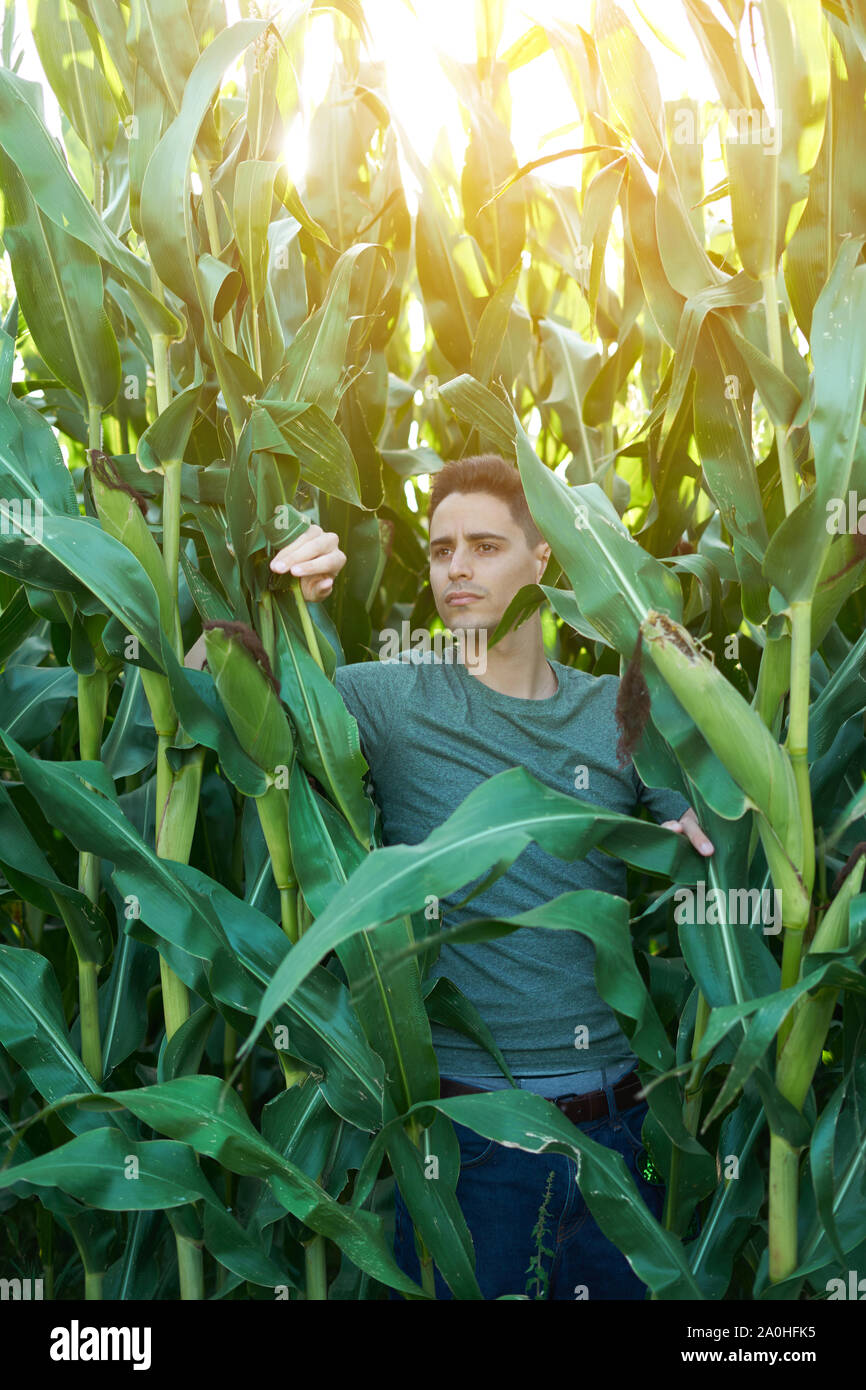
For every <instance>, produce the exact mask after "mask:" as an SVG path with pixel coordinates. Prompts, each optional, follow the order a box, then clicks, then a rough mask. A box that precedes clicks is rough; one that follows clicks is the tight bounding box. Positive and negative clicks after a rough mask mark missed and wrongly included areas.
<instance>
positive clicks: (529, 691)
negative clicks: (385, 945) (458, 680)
mask: <svg viewBox="0 0 866 1390" xmlns="http://www.w3.org/2000/svg"><path fill="white" fill-rule="evenodd" d="M467 645H469V644H467ZM481 651H482V652H485V648H484V647H481ZM485 655H486V666H485V663H484V661H483V660H482V661H480V662H478V661H476V662H474V663H473V662H471V661H469V660H467V662H466V669H467V671H468V672H469V674H470V675H472V676H474V677H475V679H476V680H478V681H480V682H481V684H482V685H486V686H487V687H488V688H489V689H490V690H498V691H499V693H500V694H501V695H510V696H511V697H512V698H513V699H518V700H549V699H550V697H551V695H555V694H556V691H557V690H558V688H559V683H558V680H557V677H556V675H555V673H554V671H553V668H552V666H551V665H550V663H549V662H548V660H547V657H546V656H545V654H544V642H543V639H542V635H541V622H540V620H539V617H538V614H537V613H536V614H535V615H534V617H532V618H530V619H529V620H528V621H527V622H526V623H523V624H522V625H521V626H520V627H519V628H518V629H517V631H516V632H509V633H508V635H507V636H506V637H503V638H502V640H501V641H500V642H497V643H496V646H495V647H487V648H486V652H485Z"/></svg>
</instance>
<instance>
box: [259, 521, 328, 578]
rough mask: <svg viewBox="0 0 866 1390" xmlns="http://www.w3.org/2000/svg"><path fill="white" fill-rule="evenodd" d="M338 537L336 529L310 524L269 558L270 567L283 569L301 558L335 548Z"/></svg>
mask: <svg viewBox="0 0 866 1390" xmlns="http://www.w3.org/2000/svg"><path fill="white" fill-rule="evenodd" d="M339 544H340V538H339V536H338V535H337V533H336V531H323V530H322V528H321V526H311V527H310V528H309V529H308V530H307V531H305V532H304V534H303V535H302V536H298V537H297V538H296V539H295V540H293V541H291V542H290V543H289V544H288V545H284V546H283V547H282V549H281V550H278V551H277V553H276V555H275V556H274V557H273V559H272V560H271V569H274V570H277V571H284V570H287V569H289V568H290V567H291V566H292V565H296V564H298V563H299V562H300V561H302V560H309V559H313V558H314V557H315V556H317V555H325V554H328V553H329V552H330V551H332V550H336V549H337V547H338V545H339Z"/></svg>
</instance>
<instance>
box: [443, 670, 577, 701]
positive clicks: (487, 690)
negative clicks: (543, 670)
mask: <svg viewBox="0 0 866 1390" xmlns="http://www.w3.org/2000/svg"><path fill="white" fill-rule="evenodd" d="M547 661H548V665H549V666H550V667H551V669H552V670H553V674H554V675H555V676H556V689H555V690H554V692H553V694H552V695H546V696H544V697H543V698H542V699H540V700H533V699H532V698H531V697H530V698H527V697H525V696H523V695H506V694H505V693H504V691H502V690H494V689H493V687H492V686H489V685H485V684H484V682H483V681H480V680H479V679H478V677H477V676H473V675H472V674H471V673H470V672H469V671H468V670H467V669H466V666H465V663H464V662H462V661H457V662H455V663H454V666H455V669H456V670H458V671H459V672H460V680H461V681H463V683H464V685H466V684H468V685H469V686H470V687H474V686H479V687H481V689H482V690H483V692H484V700H485V701H486V702H487V703H488V704H494V705H499V706H500V707H501V708H502V709H520V708H522V707H524V706H525V707H526V708H527V709H533V710H536V711H537V710H539V709H550V708H551V706H553V705H555V704H556V703H557V702H558V701H560V700H561V699H562V692H563V685H564V681H563V676H562V673H563V670H564V669H565V668H564V667H563V666H562V665H561V663H560V662H558V661H552V660H551V658H550V657H548V658H547Z"/></svg>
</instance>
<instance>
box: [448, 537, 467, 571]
mask: <svg viewBox="0 0 866 1390" xmlns="http://www.w3.org/2000/svg"><path fill="white" fill-rule="evenodd" d="M470 572H471V564H470V555H469V549H468V547H467V546H462V545H455V547H454V554H453V555H452V556H451V564H450V565H449V566H448V578H449V579H457V578H458V576H459V575H461V574H469V573H470Z"/></svg>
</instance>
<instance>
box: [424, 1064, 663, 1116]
mask: <svg viewBox="0 0 866 1390" xmlns="http://www.w3.org/2000/svg"><path fill="white" fill-rule="evenodd" d="M486 1089H487V1088H486V1087H485V1086H469V1085H466V1084H465V1083H464V1082H462V1081H450V1080H449V1079H448V1078H447V1077H444V1076H442V1077H440V1078H439V1095H440V1098H441V1099H442V1100H448V1099H450V1098H451V1097H452V1096H469V1095H476V1094H477V1093H478V1092H479V1091H485V1090H486ZM642 1089H643V1083H642V1081H641V1079H640V1077H639V1076H638V1074H637V1072H636V1071H630V1072H629V1074H628V1076H624V1077H623V1078H622V1081H618V1082H617V1083H616V1085H615V1086H614V1088H613V1094H614V1099H615V1100H616V1104H617V1109H618V1110H627V1109H628V1108H629V1106H630V1105H634V1103H635V1101H636V1100H637V1099H638V1097H639V1095H640V1092H641V1090H642ZM553 1103H554V1105H556V1106H558V1107H559V1109H560V1110H561V1111H562V1113H563V1115H566V1116H567V1117H568V1119H569V1120H571V1121H572V1123H573V1124H576V1125H584V1124H587V1123H588V1122H589V1121H590V1120H599V1119H601V1118H602V1116H604V1115H609V1114H610V1107H609V1106H608V1103H607V1095H606V1093H605V1092H604V1091H588V1092H587V1093H586V1095H583V1096H577V1095H574V1094H573V1093H572V1094H571V1095H565V1096H557V1097H556V1099H555V1100H554V1102H553Z"/></svg>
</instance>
